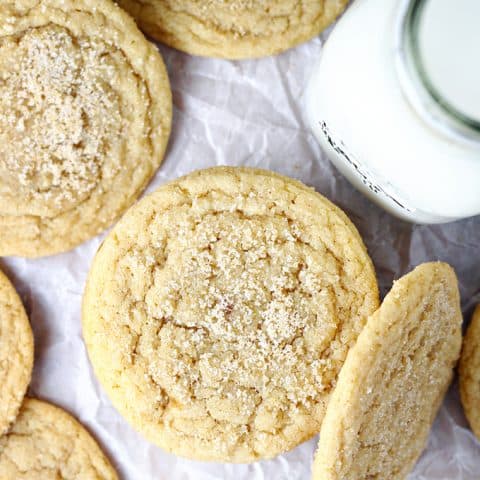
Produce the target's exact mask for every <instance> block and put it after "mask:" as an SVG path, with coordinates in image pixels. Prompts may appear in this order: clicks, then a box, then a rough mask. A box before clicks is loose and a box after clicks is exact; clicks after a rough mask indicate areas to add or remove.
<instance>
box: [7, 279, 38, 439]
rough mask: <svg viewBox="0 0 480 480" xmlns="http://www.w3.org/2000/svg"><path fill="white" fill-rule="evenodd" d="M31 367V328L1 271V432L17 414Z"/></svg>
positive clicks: (30, 373)
mask: <svg viewBox="0 0 480 480" xmlns="http://www.w3.org/2000/svg"><path fill="white" fill-rule="evenodd" d="M32 368H33V334H32V329H31V328H30V323H29V321H28V317H27V314H26V313H25V309H24V308H23V304H22V301H21V300H20V298H19V296H18V295H17V292H16V291H15V289H14V288H13V286H12V284H11V283H10V281H9V280H8V278H7V277H6V276H5V275H4V274H3V273H2V272H1V271H0V385H1V387H0V436H1V435H3V434H4V433H5V432H6V431H7V430H8V428H9V426H10V424H11V423H12V422H13V421H14V420H15V417H16V416H17V413H18V410H19V409H20V405H21V404H22V402H23V397H24V396H25V393H26V391H27V388H28V385H29V383H30V379H31V377H32Z"/></svg>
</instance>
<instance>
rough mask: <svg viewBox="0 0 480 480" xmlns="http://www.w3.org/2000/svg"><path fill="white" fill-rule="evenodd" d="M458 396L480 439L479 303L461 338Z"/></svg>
mask: <svg viewBox="0 0 480 480" xmlns="http://www.w3.org/2000/svg"><path fill="white" fill-rule="evenodd" d="M459 374H460V396H461V399H462V404H463V409H464V410H465V415H466V416H467V419H468V421H469V423H470V426H471V427H472V430H473V433H474V434H475V435H476V436H477V438H478V439H479V440H480V305H478V306H477V308H476V309H475V312H474V314H473V317H472V321H471V323H470V325H469V327H468V330H467V333H466V335H465V339H464V340H463V349H462V355H461V357H460V366H459Z"/></svg>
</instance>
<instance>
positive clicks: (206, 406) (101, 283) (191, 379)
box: [83, 167, 378, 462]
mask: <svg viewBox="0 0 480 480" xmlns="http://www.w3.org/2000/svg"><path fill="white" fill-rule="evenodd" d="M377 306H378V291H377V284H376V278H375V272H374V269H373V266H372V263H371V260H370V258H369V256H368V254H367V251H366V249H365V246H364V244H363V242H362V240H361V239H360V236H359V234H358V232H357V231H356V229H355V227H354V226H353V224H352V223H351V222H350V221H349V220H348V218H347V217H346V216H345V214H344V213H343V212H342V211H341V210H340V209H338V208H337V207H336V206H335V205H333V204H332V203H330V202H329V201H328V200H326V199H325V198H324V197H322V196H321V195H319V194H317V193H316V192H315V191H313V190H312V189H309V188H307V187H306V186H304V185H303V184H301V183H299V182H297V181H294V180H292V179H289V178H286V177H282V176H280V175H275V174H273V173H271V172H266V171H262V170H255V169H249V168H228V167H223V168H222V167H220V168H212V169H207V170H202V171H198V172H195V173H192V174H190V175H187V176H186V177H183V178H180V179H179V180H177V181H174V182H172V183H168V184H166V185H164V186H163V187H161V188H160V189H159V190H157V191H156V192H155V193H154V194H152V195H151V196H149V197H147V198H146V199H144V200H142V201H141V202H140V203H139V204H137V205H136V206H135V207H133V208H132V209H131V210H129V212H128V213H127V214H126V215H125V216H124V217H123V218H122V220H121V221H120V222H119V223H118V224H117V226H116V227H115V228H114V229H113V231H112V232H111V234H110V235H109V236H108V237H107V239H106V240H105V242H104V244H103V245H102V247H101V248H100V249H99V251H98V253H97V255H96V258H95V260H94V263H93V266H92V269H91V272H90V274H89V279H88V282H87V287H86V291H85V296H84V303H83V332H84V338H85V341H86V344H87V347H88V352H89V355H90V358H91V361H92V364H93V366H94V370H95V372H96V374H97V376H98V378H99V380H100V382H101V383H102V385H103V386H104V388H105V389H106V391H107V392H108V394H109V396H110V398H111V400H112V402H113V404H114V405H115V406H116V407H117V408H118V410H119V411H120V412H121V413H122V414H123V415H124V416H125V417H126V419H127V420H128V421H129V422H130V423H131V424H132V425H133V426H134V427H135V428H136V429H138V430H139V431H140V432H142V433H143V434H144V435H145V436H146V438H148V439H150V440H151V441H152V442H154V443H156V444H157V445H159V446H161V447H162V448H164V449H166V450H168V451H169V452H173V453H175V454H177V455H180V456H185V457H190V458H195V459H199V460H211V461H222V462H251V461H254V460H258V459H261V458H269V457H273V456H275V455H277V454H279V453H281V452H284V451H287V450H289V449H291V448H293V447H295V446H296V445H298V444H299V443H301V442H303V441H304V440H307V439H309V438H310V437H312V436H313V435H315V434H316V433H318V431H319V430H320V424H321V421H322V418H323V415H324V411H325V408H326V403H327V400H328V397H329V395H330V392H331V391H332V389H333V386H334V384H335V381H336V378H337V374H338V372H339V370H340V368H341V366H342V364H343V361H344V359H345V357H346V354H347V351H348V349H349V348H350V347H351V346H352V345H353V343H354V342H355V340H356V338H357V336H358V334H359V333H360V331H361V329H362V327H363V325H364V323H365V321H366V318H367V317H368V315H370V314H371V313H372V312H373V311H375V309H376V308H377Z"/></svg>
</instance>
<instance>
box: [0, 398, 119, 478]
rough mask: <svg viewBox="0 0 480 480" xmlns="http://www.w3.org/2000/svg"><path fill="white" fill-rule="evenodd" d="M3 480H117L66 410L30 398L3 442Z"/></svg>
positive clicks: (0, 469) (0, 459) (0, 444)
mask: <svg viewBox="0 0 480 480" xmlns="http://www.w3.org/2000/svg"><path fill="white" fill-rule="evenodd" d="M0 478H1V479H2V480H52V479H54V478H55V479H56V478H59V479H60V478H61V479H62V480H79V479H81V480H117V479H118V477H117V474H116V473H115V470H114V469H113V467H112V466H111V464H110V462H109V461H108V459H107V458H106V457H105V455H104V454H103V452H102V451H101V450H100V448H99V446H98V445H97V443H96V442H95V440H94V439H93V438H92V437H91V435H90V434H89V433H88V432H87V430H85V428H84V427H83V426H82V425H80V423H78V422H77V421H76V420H75V419H74V418H73V417H72V416H70V415H69V414H68V413H67V412H65V411H64V410H62V409H60V408H58V407H55V406H53V405H51V404H50V403H46V402H42V401H40V400H34V399H31V398H26V399H25V402H24V404H23V405H22V409H21V410H20V413H19V415H18V418H17V421H16V422H15V423H14V425H13V427H12V429H11V431H10V432H9V433H8V434H7V435H5V436H4V437H1V438H0Z"/></svg>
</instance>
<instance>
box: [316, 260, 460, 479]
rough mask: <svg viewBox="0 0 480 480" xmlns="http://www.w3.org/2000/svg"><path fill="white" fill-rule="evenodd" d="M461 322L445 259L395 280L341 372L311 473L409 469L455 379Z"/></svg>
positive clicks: (368, 475) (369, 474)
mask: <svg viewBox="0 0 480 480" xmlns="http://www.w3.org/2000/svg"><path fill="white" fill-rule="evenodd" d="M461 326H462V313H461V310H460V295H459V292H458V285H457V278H456V276H455V273H454V271H453V270H452V269H451V268H450V267H449V266H448V265H446V264H443V263H427V264H423V265H421V266H419V267H417V268H416V269H415V270H413V271H412V272H411V273H409V274H408V275H406V276H404V277H403V278H401V279H400V280H398V281H397V282H395V283H394V285H393V287H392V290H391V291H390V293H389V294H388V295H387V296H386V297H385V300H384V301H383V303H382V305H381V307H380V308H379V310H378V311H377V312H375V313H374V314H373V315H372V316H371V317H370V318H369V319H368V321H367V324H366V326H365V328H364V330H363V331H362V333H361V334H360V336H359V337H358V341H357V343H356V344H355V346H354V347H353V348H352V349H351V350H350V352H349V354H348V356H347V360H346V361H345V365H344V366H343V369H342V371H341V372H340V375H339V378H338V383H337V387H336V389H335V391H334V393H333V395H332V398H331V401H330V403H329V405H328V409H327V413H326V415H325V419H324V422H323V425H322V429H321V432H320V442H319V446H318V451H317V454H316V458H315V460H314V466H313V479H314V480H366V479H387V478H388V479H389V480H400V479H405V478H406V477H407V475H408V473H409V472H410V470H411V469H412V468H413V466H414V464H415V462H416V460H417V458H418V457H419V455H420V454H421V452H422V450H423V448H424V447H425V444H426V441H427V437H428V433H429V431H430V428H431V425H432V423H433V420H434V418H435V415H436V413H437V410H438V408H439V407H440V404H441V402H442V400H443V397H444V394H445V392H446V390H447V388H448V386H449V384H450V381H451V379H452V376H453V369H454V367H455V363H456V361H457V359H458V356H459V354H460V346H461V341H462V340H461V337H462V333H461Z"/></svg>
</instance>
